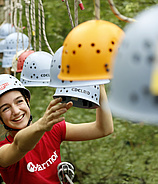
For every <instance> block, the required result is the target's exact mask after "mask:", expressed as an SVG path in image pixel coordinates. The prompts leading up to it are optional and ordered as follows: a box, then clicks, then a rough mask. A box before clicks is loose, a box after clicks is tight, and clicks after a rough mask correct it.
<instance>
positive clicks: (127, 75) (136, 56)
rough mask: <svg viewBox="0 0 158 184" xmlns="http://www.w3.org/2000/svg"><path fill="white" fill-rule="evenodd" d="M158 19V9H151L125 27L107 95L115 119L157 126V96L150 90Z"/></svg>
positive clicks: (155, 7) (157, 34)
mask: <svg viewBox="0 0 158 184" xmlns="http://www.w3.org/2000/svg"><path fill="white" fill-rule="evenodd" d="M157 17H158V6H154V7H151V8H150V9H148V10H145V11H143V12H141V13H140V14H139V15H138V16H137V17H136V22H134V23H131V24H130V25H128V26H126V27H125V38H124V40H123V42H122V44H121V46H120V49H119V52H118V55H117V56H116V61H115V66H114V78H113V80H112V84H111V93H110V95H109V103H110V106H111V110H112V113H113V114H114V116H116V117H120V118H123V119H128V120H130V121H133V122H142V121H143V122H144V123H149V124H158V96H156V95H153V94H152V92H151V90H150V82H151V81H150V80H151V74H152V70H153V67H154V59H155V56H156V52H158V51H157V50H156V49H157V44H158V21H157ZM156 62H158V61H156Z"/></svg>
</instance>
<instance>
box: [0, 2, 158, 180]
mask: <svg viewBox="0 0 158 184" xmlns="http://www.w3.org/2000/svg"><path fill="white" fill-rule="evenodd" d="M82 2H83V5H84V8H85V9H84V10H80V8H78V23H82V22H84V21H87V20H91V19H95V1H93V0H83V1H82ZM114 3H115V6H116V8H117V9H118V10H119V12H120V13H121V14H122V15H124V16H127V17H131V18H134V17H135V16H136V15H137V14H138V13H139V12H141V11H142V10H144V9H148V8H149V7H151V6H153V5H156V4H158V0H139V1H136V0H130V1H127V0H124V1H120V0H115V1H114ZM22 4H23V7H25V3H24V2H22ZM3 6H4V1H3V0H0V22H1V23H2V22H3V20H4V13H3V11H4V10H3ZM43 6H44V12H45V22H46V24H45V27H46V35H47V39H48V42H49V44H50V46H51V48H52V50H53V51H54V52H55V51H56V50H57V49H58V48H59V47H61V46H62V44H63V41H64V39H65V37H66V36H67V34H68V33H69V32H70V31H71V29H72V27H71V23H70V20H69V16H68V11H67V7H66V5H65V3H64V2H62V0H52V1H50V0H44V1H43ZM69 6H70V10H71V14H72V18H73V19H74V13H75V12H74V1H73V0H69ZM36 14H37V15H36V18H37V20H36V24H37V27H38V11H36ZM100 19H103V20H107V21H110V22H112V23H114V24H116V25H118V26H119V27H120V28H122V29H124V27H125V26H126V25H127V24H129V23H126V22H123V21H121V20H119V19H118V18H117V17H116V16H115V15H114V14H113V13H112V11H111V9H110V6H109V3H108V1H105V0H100ZM22 22H23V26H25V27H26V28H25V29H24V30H23V31H24V33H25V34H27V26H26V25H27V21H26V17H25V13H24V11H23V17H22ZM38 34H39V33H38V31H37V32H36V35H37V42H38ZM105 34H106V33H105ZM41 43H42V50H43V51H46V52H49V50H48V48H47V46H46V44H45V42H44V40H42V42H41ZM37 50H38V47H37ZM85 54H86V51H85ZM1 73H3V69H2V68H1ZM17 78H20V74H17ZM105 88H106V91H107V94H108V93H109V91H110V83H109V84H106V85H105ZM28 89H29V90H30V91H31V94H32V97H31V111H32V116H33V122H35V121H36V120H37V119H39V118H40V117H41V116H42V114H43V113H44V111H45V109H46V107H47V105H48V104H49V102H50V101H51V99H52V96H53V94H54V93H55V88H50V87H29V88H28ZM95 111H96V110H95V109H81V108H76V107H73V108H71V109H70V110H69V111H68V112H67V113H66V114H65V119H66V121H69V122H72V123H82V122H90V121H94V120H95ZM113 118H114V133H113V134H111V135H109V136H108V137H105V138H101V139H98V140H93V141H85V142H63V143H62V147H61V156H62V161H67V162H70V163H72V164H73V165H74V167H75V178H74V183H75V184H158V127H157V126H151V125H145V124H144V123H143V122H141V123H139V124H134V123H131V122H128V121H125V120H121V119H119V118H115V117H113Z"/></svg>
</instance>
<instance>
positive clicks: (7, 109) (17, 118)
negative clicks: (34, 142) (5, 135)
mask: <svg viewBox="0 0 158 184" xmlns="http://www.w3.org/2000/svg"><path fill="white" fill-rule="evenodd" d="M0 117H1V118H2V120H3V122H4V123H5V124H6V125H7V126H8V127H10V128H14V129H22V128H25V127H26V126H27V124H28V121H29V119H30V108H29V107H28V105H27V103H26V101H25V98H24V97H23V95H22V94H21V93H20V91H9V92H7V93H6V94H4V95H2V97H0Z"/></svg>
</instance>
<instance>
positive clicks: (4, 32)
mask: <svg viewBox="0 0 158 184" xmlns="http://www.w3.org/2000/svg"><path fill="white" fill-rule="evenodd" d="M14 32H15V27H14V26H13V25H11V24H10V23H5V24H2V25H1V27H0V39H4V38H6V37H7V36H8V35H9V34H11V33H14Z"/></svg>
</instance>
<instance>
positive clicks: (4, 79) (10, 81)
mask: <svg viewBox="0 0 158 184" xmlns="http://www.w3.org/2000/svg"><path fill="white" fill-rule="evenodd" d="M14 89H15V90H16V89H17V90H19V91H24V92H25V95H26V97H27V98H28V99H29V100H30V91H29V90H28V89H26V88H25V87H24V86H23V84H22V83H21V82H20V81H19V80H18V79H17V78H16V77H14V76H12V75H9V74H1V75H0V96H2V95H3V94H4V93H6V92H8V91H10V90H14Z"/></svg>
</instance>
